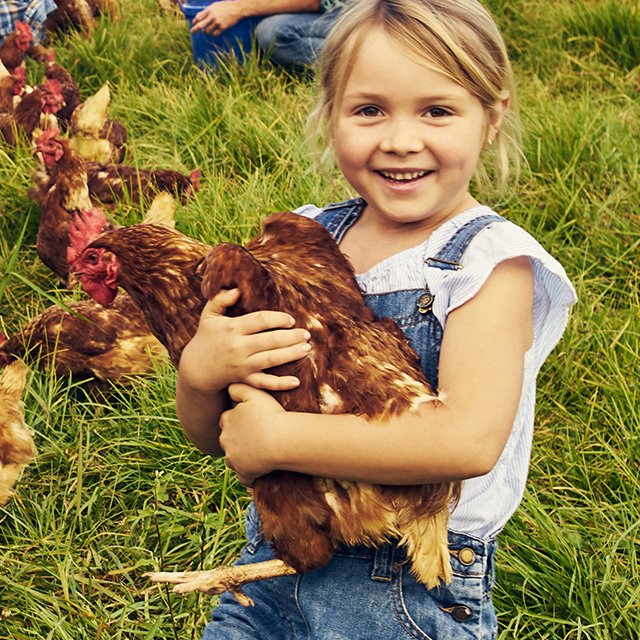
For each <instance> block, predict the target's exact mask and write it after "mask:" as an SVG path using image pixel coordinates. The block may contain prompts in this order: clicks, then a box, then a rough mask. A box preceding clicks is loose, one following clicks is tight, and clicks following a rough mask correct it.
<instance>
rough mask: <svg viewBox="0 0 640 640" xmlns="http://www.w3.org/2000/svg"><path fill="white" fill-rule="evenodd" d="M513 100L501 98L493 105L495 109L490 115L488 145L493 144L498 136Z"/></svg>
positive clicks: (492, 109)
mask: <svg viewBox="0 0 640 640" xmlns="http://www.w3.org/2000/svg"><path fill="white" fill-rule="evenodd" d="M510 103H511V98H509V96H507V97H506V98H500V99H498V100H496V101H495V102H494V103H493V107H492V108H491V111H490V113H489V133H488V134H487V143H488V144H491V143H492V142H493V140H494V138H495V137H496V136H497V135H498V131H500V127H501V126H502V121H503V120H504V117H505V116H506V115H507V111H509V105H510Z"/></svg>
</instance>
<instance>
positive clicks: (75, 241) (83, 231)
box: [67, 207, 108, 266]
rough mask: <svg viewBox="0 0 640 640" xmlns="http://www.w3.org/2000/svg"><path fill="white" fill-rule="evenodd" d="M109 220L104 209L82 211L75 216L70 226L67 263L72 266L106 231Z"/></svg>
mask: <svg viewBox="0 0 640 640" xmlns="http://www.w3.org/2000/svg"><path fill="white" fill-rule="evenodd" d="M107 223H108V220H107V216H106V215H105V213H104V211H103V210H102V209H98V208H96V207H94V208H92V209H82V210H81V211H80V212H76V213H74V215H73V218H72V220H71V224H70V225H69V246H68V247H67V263H68V264H69V265H70V266H71V265H73V263H74V262H75V261H76V260H77V259H78V258H79V257H80V254H81V253H82V252H83V251H84V249H85V247H86V246H87V245H89V244H91V243H92V242H93V241H94V240H95V239H96V238H97V237H98V236H99V235H100V234H101V233H102V232H103V230H104V229H105V227H106V226H107Z"/></svg>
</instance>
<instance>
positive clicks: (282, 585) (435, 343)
mask: <svg viewBox="0 0 640 640" xmlns="http://www.w3.org/2000/svg"><path fill="white" fill-rule="evenodd" d="M364 206H365V203H364V201H363V200H362V199H360V198H358V199H355V200H350V201H348V202H344V203H340V204H336V205H330V206H329V207H326V208H325V209H324V210H323V211H322V213H320V214H319V215H318V216H317V217H316V218H315V219H316V221H318V222H320V223H321V224H322V225H324V226H325V227H326V228H327V229H328V230H329V231H330V232H331V233H332V234H333V236H334V237H335V239H336V241H337V242H340V240H341V239H342V237H343V235H344V234H345V233H346V231H347V230H348V228H349V227H350V226H351V225H352V224H353V223H354V222H355V221H356V220H357V219H358V216H359V215H360V213H361V212H362V209H363V208H364ZM502 220H503V218H501V217H500V216H498V215H496V214H488V215H483V216H480V217H478V218H475V219H473V220H471V221H469V222H468V223H467V224H465V225H464V226H463V227H461V228H460V229H458V230H457V231H456V233H454V235H453V236H452V237H451V239H450V240H449V241H448V242H447V243H446V244H445V246H444V247H443V248H442V249H441V250H440V251H439V252H438V254H437V255H435V256H427V257H425V262H426V264H427V265H428V266H429V267H435V268H438V269H460V268H462V267H461V266H460V264H459V262H460V259H461V257H462V255H463V254H464V251H465V250H466V248H467V247H468V245H469V243H470V242H471V240H473V238H474V237H475V236H476V234H477V233H478V231H480V230H481V229H483V228H485V227H486V226H487V225H489V224H491V223H493V222H498V221H502ZM364 297H365V300H366V303H367V305H368V306H369V307H370V308H371V309H372V310H373V311H374V312H375V313H376V314H377V315H379V316H386V317H391V318H393V319H394V320H396V322H398V324H399V325H400V326H401V328H402V329H403V331H404V333H405V334H406V336H407V338H408V339H409V341H410V343H411V345H412V347H413V348H414V349H415V351H416V352H417V353H418V354H419V356H420V363H421V366H422V368H423V369H424V371H425V373H426V375H427V378H428V380H429V381H430V383H431V385H432V386H433V388H434V389H437V386H438V360H439V354H440V343H441V341H442V327H441V326H440V323H439V322H438V320H437V318H436V317H435V316H434V315H433V313H432V312H431V305H432V302H433V295H432V294H431V292H430V291H429V288H428V286H427V285H426V283H425V287H424V288H423V289H415V290H409V291H394V292H391V293H386V294H373V295H369V294H366V293H365V294H364ZM247 540H248V541H249V542H248V544H247V545H246V546H245V548H244V549H243V552H242V554H241V556H240V559H239V561H238V564H246V563H254V562H260V561H263V560H269V559H271V558H273V557H274V556H273V552H272V549H271V547H270V545H269V544H268V542H267V541H265V540H264V539H263V537H262V534H261V533H260V522H259V516H258V514H257V512H256V509H255V507H254V505H253V503H252V504H251V506H250V507H249V510H248V513H247ZM496 548H497V543H496V541H495V540H482V539H479V538H475V537H472V536H469V535H466V534H462V533H457V532H454V531H449V552H450V556H451V566H452V569H453V580H452V582H451V584H449V585H446V586H445V585H441V586H439V587H436V588H434V589H431V590H427V589H426V587H425V586H424V585H423V584H421V583H419V582H417V581H416V580H415V578H414V577H413V576H412V575H411V573H410V570H409V569H410V567H409V564H408V562H407V559H406V557H405V554H404V551H403V549H402V548H401V547H398V546H397V545H396V544H394V543H388V544H383V545H381V546H379V547H378V548H376V549H370V548H368V547H364V546H359V545H358V546H354V547H346V546H341V547H339V548H338V550H337V551H336V553H335V555H334V558H333V560H332V561H331V562H330V563H329V564H328V565H327V566H326V567H323V568H322V569H318V570H316V571H312V572H310V573H307V574H304V575H300V576H292V577H285V578H275V579H272V580H265V581H262V582H256V583H252V584H248V585H246V587H245V589H244V590H245V593H246V594H247V595H248V596H249V597H251V598H252V599H253V600H254V602H255V606H253V607H248V608H245V607H242V606H241V605H239V604H238V603H237V602H236V601H235V599H234V598H233V596H231V595H230V594H228V593H227V592H225V593H224V594H222V596H221V597H220V604H219V606H218V607H216V609H215V610H214V611H213V615H212V618H211V622H210V623H209V625H207V627H206V629H205V632H204V635H203V640H214V639H216V640H222V639H224V640H240V639H249V638H252V639H259V640H276V639H277V640H406V639H408V638H414V639H418V640H465V639H468V640H472V639H473V640H480V639H481V640H494V639H495V638H497V620H496V614H495V610H494V607H493V603H492V600H491V589H492V587H493V580H494V572H495V568H494V557H495V551H496Z"/></svg>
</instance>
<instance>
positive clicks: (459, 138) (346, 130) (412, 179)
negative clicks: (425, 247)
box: [331, 27, 495, 229]
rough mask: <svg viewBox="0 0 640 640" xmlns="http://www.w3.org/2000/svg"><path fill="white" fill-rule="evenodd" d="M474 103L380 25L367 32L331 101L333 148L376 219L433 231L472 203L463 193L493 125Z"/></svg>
mask: <svg viewBox="0 0 640 640" xmlns="http://www.w3.org/2000/svg"><path fill="white" fill-rule="evenodd" d="M487 123H488V120H487V115H486V114H485V110H484V109H483V107H482V105H481V103H480V101H479V100H478V99H477V98H476V97H475V96H473V95H471V94H470V93H469V92H468V91H467V90H466V89H464V88H463V87H462V86H461V85H459V84H457V83H456V82H454V81H452V80H450V79H448V78H447V77H445V76H444V75H442V74H440V73H437V72H435V71H432V70H429V69H428V68H426V67H425V66H422V65H420V64H418V63H416V62H415V61H414V60H413V59H411V58H410V57H408V55H407V54H405V52H404V51H403V49H401V48H400V46H399V45H398V44H397V43H396V42H395V41H394V40H393V39H392V38H391V37H390V36H389V35H387V33H386V32H385V31H384V29H382V28H381V27H376V28H374V29H372V30H371V31H370V32H368V33H367V35H366V37H365V39H364V41H363V43H362V46H361V48H360V50H359V52H358V54H357V56H356V59H355V64H354V65H353V68H352V71H351V73H350V75H349V77H348V79H347V82H346V85H345V90H344V95H343V96H342V100H341V101H340V102H339V103H338V105H337V107H336V112H335V119H334V125H333V127H332V132H331V133H332V141H333V148H334V151H335V154H336V158H337V160H338V164H339V165H340V168H341V169H342V172H343V173H344V175H345V177H346V179H347V180H348V181H349V182H350V183H351V185H352V186H353V187H354V188H355V189H356V190H357V192H358V193H359V194H360V195H361V196H362V197H363V198H364V199H365V200H366V202H367V205H368V206H367V208H366V209H365V212H364V216H366V217H369V220H370V221H373V219H372V218H371V216H375V217H376V220H377V222H378V223H382V224H383V225H387V226H388V225H391V226H394V227H395V226H398V225H405V224H407V223H414V224H413V225H412V226H416V225H417V226H418V227H424V228H425V229H432V228H434V227H435V226H437V225H439V224H441V223H442V222H444V221H445V220H447V219H448V218H450V217H452V216H454V215H456V214H457V213H460V212H461V211H465V210H466V209H468V208H470V207H472V206H474V205H475V204H477V203H476V201H475V200H474V199H473V198H472V196H471V195H470V194H469V190H468V189H469V181H470V180H471V177H472V176H473V174H474V172H475V170H476V165H477V164H478V159H479V156H480V152H481V150H482V148H483V146H484V145H485V144H486V142H487V139H488V138H489V137H493V135H494V133H495V129H494V128H492V127H489V126H488V124H487Z"/></svg>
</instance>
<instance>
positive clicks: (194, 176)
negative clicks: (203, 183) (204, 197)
mask: <svg viewBox="0 0 640 640" xmlns="http://www.w3.org/2000/svg"><path fill="white" fill-rule="evenodd" d="M201 175H202V174H201V173H200V169H194V170H193V171H192V172H191V173H190V174H189V177H190V178H191V182H192V183H193V190H194V191H199V190H200V176H201Z"/></svg>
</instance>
